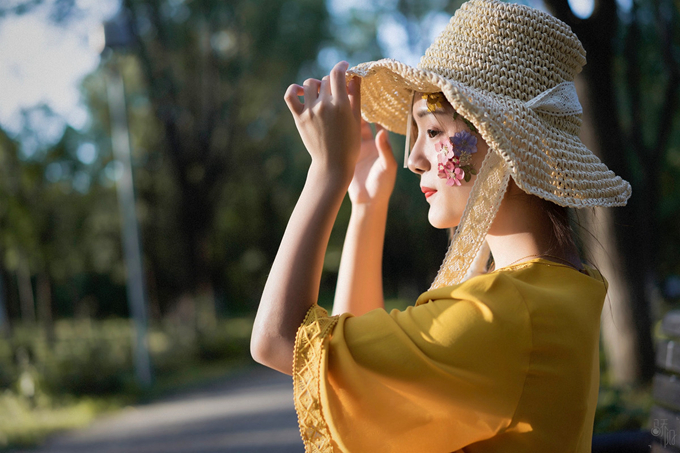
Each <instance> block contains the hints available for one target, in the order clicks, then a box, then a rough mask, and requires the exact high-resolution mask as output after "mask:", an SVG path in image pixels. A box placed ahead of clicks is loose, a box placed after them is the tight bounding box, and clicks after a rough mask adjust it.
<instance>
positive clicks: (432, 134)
mask: <svg viewBox="0 0 680 453" xmlns="http://www.w3.org/2000/svg"><path fill="white" fill-rule="evenodd" d="M439 134H440V132H439V131H438V130H435V129H428V130H427V136H428V137H430V138H435V137H436V136H437V135H439Z"/></svg>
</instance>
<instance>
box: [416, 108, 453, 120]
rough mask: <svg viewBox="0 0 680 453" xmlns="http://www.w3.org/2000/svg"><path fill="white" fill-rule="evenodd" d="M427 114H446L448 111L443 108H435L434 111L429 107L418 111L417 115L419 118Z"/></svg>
mask: <svg viewBox="0 0 680 453" xmlns="http://www.w3.org/2000/svg"><path fill="white" fill-rule="evenodd" d="M427 115H446V112H444V111H442V110H435V111H434V112H432V111H430V110H428V109H427V108H424V109H423V110H421V111H419V112H418V113H416V116H417V117H418V118H422V117H424V116H427Z"/></svg>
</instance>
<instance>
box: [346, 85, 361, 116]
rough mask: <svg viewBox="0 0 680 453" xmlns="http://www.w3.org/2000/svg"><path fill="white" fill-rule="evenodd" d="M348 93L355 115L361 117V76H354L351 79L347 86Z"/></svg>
mask: <svg viewBox="0 0 680 453" xmlns="http://www.w3.org/2000/svg"><path fill="white" fill-rule="evenodd" d="M347 93H348V94H349V103H350V104H351V106H352V113H354V117H355V118H357V119H359V118H361V78H360V77H352V79H351V80H350V81H349V85H348V87H347Z"/></svg>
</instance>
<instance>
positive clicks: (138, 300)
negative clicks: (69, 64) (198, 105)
mask: <svg viewBox="0 0 680 453" xmlns="http://www.w3.org/2000/svg"><path fill="white" fill-rule="evenodd" d="M129 30H130V29H129V23H128V22H127V18H126V16H125V15H124V10H121V14H119V15H118V16H116V17H115V18H114V19H112V20H111V21H109V22H107V23H106V24H104V35H105V47H106V48H108V49H110V50H109V52H110V54H111V55H110V63H109V64H108V65H107V66H108V68H107V69H108V70H107V71H106V77H107V94H108V98H109V112H110V117H111V145H112V147H113V154H114V157H115V158H116V160H117V161H118V162H120V163H121V164H122V170H123V171H122V174H121V175H119V178H118V180H117V182H116V189H117V191H118V206H119V209H120V217H121V222H122V227H123V228H122V232H123V252H124V256H125V266H126V268H127V296H128V305H129V307H130V314H131V315H132V318H133V320H134V327H135V329H134V330H135V345H134V346H133V348H134V350H133V352H134V360H135V375H136V378H137V382H138V383H139V384H140V385H141V386H142V387H149V386H150V385H151V381H152V373H151V360H150V358H149V345H148V340H147V324H148V316H147V302H146V288H145V285H144V267H143V265H142V252H141V242H140V239H139V228H138V225H137V214H136V210H135V194H134V186H133V181H132V160H131V157H130V148H131V146H130V132H129V129H128V121H127V108H126V105H125V85H124V81H123V77H122V75H121V73H120V69H119V68H118V58H117V56H116V55H115V51H114V50H115V49H116V48H122V49H125V47H126V46H129V45H130V44H131V42H132V36H131V33H130V31H129Z"/></svg>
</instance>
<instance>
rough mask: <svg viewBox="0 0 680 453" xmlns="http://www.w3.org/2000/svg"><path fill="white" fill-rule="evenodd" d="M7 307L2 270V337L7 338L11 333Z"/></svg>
mask: <svg viewBox="0 0 680 453" xmlns="http://www.w3.org/2000/svg"><path fill="white" fill-rule="evenodd" d="M6 305H7V304H6V303H5V280H4V276H3V273H2V269H0V336H5V335H6V334H7V333H9V323H8V320H7V311H6V308H5V306H6Z"/></svg>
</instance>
